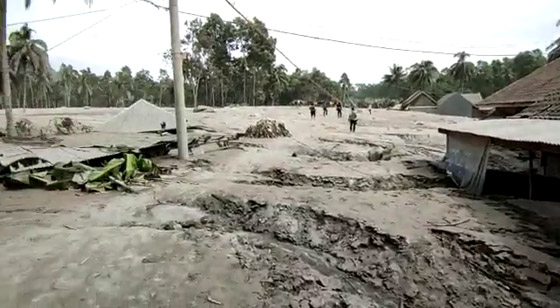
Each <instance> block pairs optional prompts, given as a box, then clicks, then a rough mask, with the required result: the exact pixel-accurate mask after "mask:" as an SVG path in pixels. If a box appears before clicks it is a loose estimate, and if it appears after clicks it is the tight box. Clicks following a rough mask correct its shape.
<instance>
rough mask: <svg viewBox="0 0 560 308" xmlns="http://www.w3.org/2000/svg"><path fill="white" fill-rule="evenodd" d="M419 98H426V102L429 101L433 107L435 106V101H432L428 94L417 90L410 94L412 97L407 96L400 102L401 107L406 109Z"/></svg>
mask: <svg viewBox="0 0 560 308" xmlns="http://www.w3.org/2000/svg"><path fill="white" fill-rule="evenodd" d="M420 96H425V97H426V98H428V100H430V102H432V103H433V104H434V106H436V105H437V103H436V100H435V99H433V98H432V97H431V96H430V95H429V94H428V93H426V92H424V91H420V90H418V91H416V92H414V93H412V95H411V96H409V97H408V98H407V99H405V100H404V101H403V102H402V104H401V107H402V108H406V107H408V106H410V105H411V104H412V103H413V102H414V101H415V100H416V99H418V98H419V97H420Z"/></svg>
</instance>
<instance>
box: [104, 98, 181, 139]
mask: <svg viewBox="0 0 560 308" xmlns="http://www.w3.org/2000/svg"><path fill="white" fill-rule="evenodd" d="M162 122H165V124H166V126H165V128H166V129H174V128H176V122H175V115H174V114H172V113H170V112H167V111H165V110H163V109H162V108H159V107H158V106H156V105H154V104H151V103H149V102H147V101H146V100H143V99H140V100H138V101H137V102H136V103H134V104H132V105H131V106H130V107H128V108H126V109H124V110H122V111H121V112H119V113H118V114H117V115H115V116H114V117H112V118H111V119H110V120H109V121H107V122H105V123H104V124H102V125H101V126H99V127H97V129H96V130H97V131H101V132H113V133H142V132H154V131H159V130H160V129H161V126H160V123H162Z"/></svg>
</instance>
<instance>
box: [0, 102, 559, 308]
mask: <svg viewBox="0 0 560 308" xmlns="http://www.w3.org/2000/svg"><path fill="white" fill-rule="evenodd" d="M300 111H301V110H298V109H297V108H228V109H224V110H217V112H216V113H214V114H211V115H210V114H203V113H198V114H193V117H194V118H195V119H193V122H194V121H195V120H196V121H197V122H200V123H202V124H205V125H207V126H210V127H213V128H216V129H217V130H220V131H224V132H228V133H232V132H236V131H242V130H243V129H244V128H246V126H247V125H249V124H252V122H254V121H256V119H258V118H260V117H271V118H275V119H278V120H281V121H284V122H285V123H286V124H287V128H288V129H289V130H291V131H292V133H293V134H294V138H282V139H273V140H251V141H250V143H248V141H247V143H246V141H244V140H240V145H241V146H242V147H243V148H244V149H245V150H244V151H239V150H237V151H235V150H231V151H218V152H213V153H204V151H201V152H200V153H197V154H196V156H195V157H193V159H192V160H191V161H190V162H188V163H180V162H177V161H176V160H173V159H166V158H162V159H161V160H160V161H158V163H159V164H162V165H166V164H169V165H176V166H177V169H176V170H175V171H174V173H173V175H171V176H166V177H164V178H163V179H162V180H161V182H156V183H152V184H151V186H150V187H139V189H140V193H139V194H136V195H126V194H125V195H122V194H116V193H110V194H97V195H86V194H81V193H79V192H74V191H64V192H53V191H48V192H45V191H38V190H28V191H3V190H2V191H0V249H1V252H2V253H1V254H0V262H1V263H2V264H3V266H2V267H0V302H2V303H3V305H2V307H214V306H223V307H302V308H303V307H305V308H307V307H395V308H400V307H559V306H560V305H559V302H558V301H559V300H560V263H559V262H558V260H557V258H556V256H557V252H558V251H560V250H558V246H557V244H556V240H555V239H554V235H551V234H548V233H547V232H545V231H546V230H549V229H553V228H548V227H547V225H551V226H553V225H554V220H551V219H544V218H537V217H532V216H531V218H530V219H526V218H527V216H528V215H527V214H526V213H524V212H522V211H518V210H512V208H511V207H510V206H508V205H507V204H506V203H504V202H502V203H500V202H497V201H489V200H474V199H472V198H468V197H466V196H464V195H463V194H461V192H459V191H457V190H456V189H454V188H453V187H451V186H450V185H449V183H448V182H447V180H446V179H445V177H444V176H443V175H441V174H439V173H437V172H434V170H433V169H432V168H431V167H430V164H429V163H427V162H430V161H434V160H437V158H438V157H440V156H441V154H442V153H443V151H444V149H445V138H444V137H443V136H441V135H440V134H438V133H437V132H436V129H437V127H438V125H440V124H442V123H448V122H451V121H462V120H464V119H460V118H450V117H447V118H446V117H438V116H434V115H428V114H418V113H412V112H410V113H407V112H391V111H383V110H380V111H377V110H376V111H375V112H374V114H373V117H372V119H368V118H367V115H365V114H364V113H361V114H360V117H361V119H360V126H359V127H358V131H357V133H356V134H350V133H347V132H346V122H345V121H343V120H338V119H334V118H333V119H331V118H318V119H317V121H314V122H310V121H309V120H308V119H307V113H306V111H305V110H304V111H305V112H304V113H303V115H302V116H299V115H298V112H300ZM86 120H87V119H86ZM96 121H98V120H96V119H93V120H92V122H96ZM82 122H84V123H86V124H87V123H88V122H87V121H82ZM288 123H289V124H288ZM302 143H304V144H306V145H308V146H309V147H311V148H315V149H326V151H321V150H319V151H307V150H305V151H304V150H302ZM372 148H381V149H386V148H391V149H392V150H391V154H392V156H391V157H390V160H383V159H381V160H378V161H368V159H367V157H366V155H367V153H368V151H369V150H370V149H372ZM202 150H204V149H202ZM293 153H296V155H293ZM314 153H315V154H314ZM393 154H394V155H393ZM545 229H546V230H545Z"/></svg>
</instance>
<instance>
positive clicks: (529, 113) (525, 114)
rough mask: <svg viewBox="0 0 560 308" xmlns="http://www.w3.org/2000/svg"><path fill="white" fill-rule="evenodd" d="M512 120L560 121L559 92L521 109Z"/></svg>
mask: <svg viewBox="0 0 560 308" xmlns="http://www.w3.org/2000/svg"><path fill="white" fill-rule="evenodd" d="M512 118H527V119H544V120H560V90H557V91H554V92H551V93H549V94H547V95H546V96H545V98H544V99H543V100H541V101H539V102H536V103H534V104H533V105H531V106H529V107H527V108H525V109H523V110H522V111H521V112H520V113H518V114H516V115H515V116H513V117H512Z"/></svg>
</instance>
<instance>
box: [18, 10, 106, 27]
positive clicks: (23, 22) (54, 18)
mask: <svg viewBox="0 0 560 308" xmlns="http://www.w3.org/2000/svg"><path fill="white" fill-rule="evenodd" d="M108 10H109V9H102V10H96V11H87V12H82V13H76V14H70V15H62V16H56V17H50V18H44V19H35V20H29V21H18V22H14V23H11V24H8V25H7V26H8V27H11V26H17V25H23V24H32V23H38V22H44V21H51V20H58V19H64V18H70V17H76V16H82V15H89V14H96V13H102V12H106V11H108Z"/></svg>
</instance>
